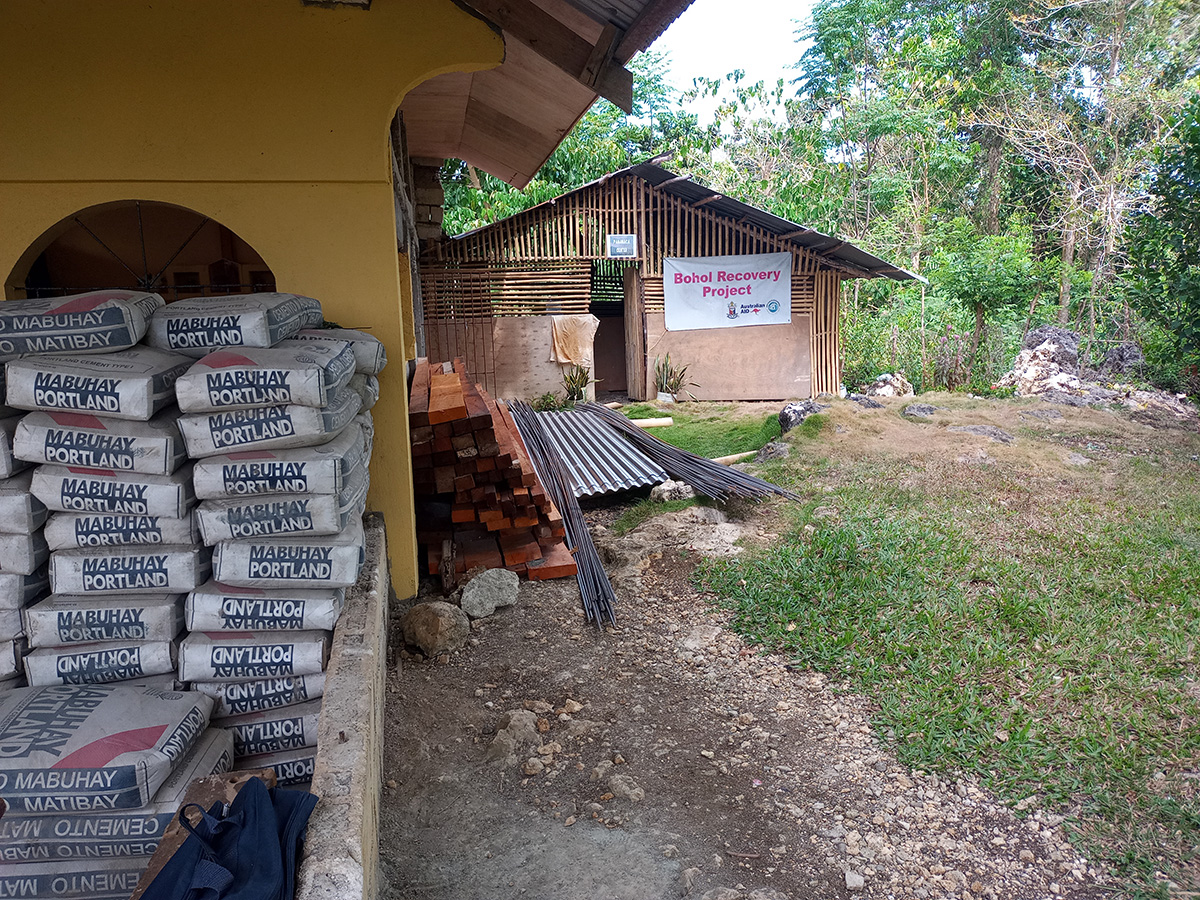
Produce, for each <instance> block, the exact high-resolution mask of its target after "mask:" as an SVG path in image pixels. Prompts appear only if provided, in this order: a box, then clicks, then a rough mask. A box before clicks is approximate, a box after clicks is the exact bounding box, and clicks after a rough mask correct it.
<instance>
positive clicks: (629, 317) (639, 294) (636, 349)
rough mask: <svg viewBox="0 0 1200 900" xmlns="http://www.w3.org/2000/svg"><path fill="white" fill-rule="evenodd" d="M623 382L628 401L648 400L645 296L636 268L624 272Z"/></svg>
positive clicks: (640, 273)
mask: <svg viewBox="0 0 1200 900" xmlns="http://www.w3.org/2000/svg"><path fill="white" fill-rule="evenodd" d="M623 277H624V279H625V383H626V390H627V391H628V392H629V399H630V400H646V399H648V398H649V396H650V395H649V393H647V387H646V297H645V294H644V293H643V291H642V271H641V268H640V267H639V266H629V267H628V268H626V269H625V270H624V273H623Z"/></svg>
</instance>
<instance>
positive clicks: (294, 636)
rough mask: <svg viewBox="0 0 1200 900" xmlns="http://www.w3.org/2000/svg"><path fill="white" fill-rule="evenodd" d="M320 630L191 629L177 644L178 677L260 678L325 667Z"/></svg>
mask: <svg viewBox="0 0 1200 900" xmlns="http://www.w3.org/2000/svg"><path fill="white" fill-rule="evenodd" d="M328 659H329V640H328V637H327V635H326V634H325V632H323V631H297V632H294V633H290V634H284V633H276V632H270V631H267V632H262V633H259V634H250V633H248V632H244V631H231V632H218V631H193V632H192V633H191V634H189V635H188V636H187V637H186V638H184V639H183V643H181V644H180V645H179V679H180V680H181V681H262V680H263V679H265V678H282V677H284V676H287V675H315V674H317V673H318V672H323V671H325V663H326V661H327V660H328Z"/></svg>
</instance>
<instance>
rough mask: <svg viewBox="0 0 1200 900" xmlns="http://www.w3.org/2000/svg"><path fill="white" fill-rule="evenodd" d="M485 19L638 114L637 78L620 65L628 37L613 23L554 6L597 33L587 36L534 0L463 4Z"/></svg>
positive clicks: (465, 0) (561, 4)
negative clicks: (617, 55)
mask: <svg viewBox="0 0 1200 900" xmlns="http://www.w3.org/2000/svg"><path fill="white" fill-rule="evenodd" d="M461 2H463V3H465V4H467V5H468V6H470V7H471V8H472V9H474V10H475V11H476V12H477V13H479V14H480V15H481V16H483V18H484V19H486V20H487V21H489V22H491V23H493V24H494V25H497V26H499V28H500V30H501V31H502V33H503V34H504V36H505V38H506V39H508V38H512V39H513V40H515V41H519V42H520V43H522V44H524V45H525V46H526V47H529V48H530V49H531V50H533V51H534V52H535V53H537V54H538V55H539V56H541V57H542V58H544V59H546V60H547V61H548V62H550V63H552V64H553V65H554V66H555V67H556V68H557V69H558V70H559V71H561V72H563V73H564V74H566V75H567V76H569V77H571V78H573V79H575V80H576V81H578V82H579V83H580V84H582V85H583V86H584V87H586V88H589V89H591V90H592V91H594V92H595V93H597V94H599V95H600V96H601V97H604V98H606V99H608V100H611V101H612V102H613V103H615V104H616V105H617V106H618V107H620V108H621V109H622V110H624V111H625V112H627V113H629V112H633V73H632V72H630V71H629V70H628V69H626V68H625V67H624V66H623V65H621V64H620V63H618V62H616V61H615V59H614V54H615V53H616V51H617V48H618V45H619V41H621V40H622V39H623V38H624V32H622V31H620V30H619V29H618V28H617V27H616V26H615V25H614V24H613V23H612V22H604V21H598V20H595V19H592V18H590V17H588V16H581V14H580V12H579V10H578V8H577V7H570V6H569V5H568V4H566V3H564V2H562V0H558V2H557V3H556V4H554V5H557V6H559V7H560V8H562V9H563V10H570V11H571V12H572V13H573V15H574V18H575V20H576V22H578V20H579V19H581V18H583V19H585V23H584V28H585V29H586V30H588V31H592V30H593V27H594V30H596V31H597V33H596V34H595V35H594V36H585V35H584V34H581V33H580V31H579V30H578V29H579V26H578V24H577V25H576V26H575V27H572V26H571V25H568V24H566V23H565V22H564V21H562V20H561V19H560V18H559V17H558V16H555V15H553V14H552V13H551V12H548V11H547V10H545V9H543V8H542V6H539V5H538V4H537V3H535V2H533V0H461ZM560 15H561V13H560Z"/></svg>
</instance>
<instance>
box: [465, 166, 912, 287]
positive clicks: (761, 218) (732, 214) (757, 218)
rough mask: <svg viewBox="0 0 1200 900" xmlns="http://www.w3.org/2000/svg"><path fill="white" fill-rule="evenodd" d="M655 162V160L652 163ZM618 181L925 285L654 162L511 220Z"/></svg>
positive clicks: (846, 263) (857, 268) (860, 269)
mask: <svg viewBox="0 0 1200 900" xmlns="http://www.w3.org/2000/svg"><path fill="white" fill-rule="evenodd" d="M658 158H659V157H655V159H658ZM622 176H633V177H634V178H640V179H642V180H643V181H645V182H648V183H649V184H651V185H653V186H654V187H656V188H658V189H659V190H660V191H663V192H664V193H667V194H671V195H672V196H675V197H678V198H679V199H681V200H683V201H685V202H687V203H692V204H696V203H700V202H703V204H704V207H703V208H704V209H706V210H708V211H710V212H713V213H716V214H717V215H720V216H724V217H725V218H728V219H733V220H735V221H737V222H739V223H743V224H747V225H755V226H757V227H759V228H762V229H764V230H765V231H769V232H770V233H771V234H776V235H779V236H780V237H783V238H786V239H787V240H789V241H790V242H791V243H793V244H795V245H796V246H798V247H803V248H805V249H806V250H811V251H812V252H813V253H815V254H816V255H817V256H819V257H823V258H825V259H828V260H830V261H831V265H832V264H833V261H836V262H837V263H840V264H841V267H844V268H847V269H849V270H851V271H852V272H853V273H855V274H860V275H861V276H862V277H866V278H891V279H892V280H894V281H925V279H924V278H923V277H922V276H920V275H917V274H916V273H914V272H910V271H908V270H907V269H902V268H900V267H899V266H894V265H892V264H891V263H889V262H886V261H884V260H882V259H880V258H879V257H878V256H874V255H873V254H870V253H868V252H867V251H866V250H863V249H862V248H861V247H856V246H855V245H854V244H852V243H850V242H849V241H846V240H843V239H842V238H839V237H833V236H831V235H828V234H822V233H821V232H819V231H817V230H815V229H812V228H809V227H808V226H806V225H801V224H799V223H797V222H790V221H788V220H787V219H783V218H780V217H779V216H776V215H773V214H772V213H769V212H767V211H766V210H765V209H759V208H758V207H757V206H751V205H750V204H748V203H743V202H741V201H740V200H734V199H733V198H732V197H727V196H725V195H724V194H722V193H720V192H719V191H714V190H712V189H711V188H706V187H704V185H702V184H698V183H697V182H695V181H692V179H691V176H688V175H676V174H675V173H674V172H671V171H670V170H668V169H664V168H662V166H659V165H656V163H655V161H654V160H651V161H650V162H644V163H638V164H637V165H635V166H627V167H626V168H624V169H618V170H617V171H615V172H610V173H609V174H607V175H604V176H602V177H600V178H597V179H596V180H595V181H592V182H589V183H588V184H585V185H583V186H582V187H578V188H575V190H573V191H567V192H566V193H565V194H561V195H560V196H559V197H556V198H554V199H553V200H547V201H546V202H545V203H539V204H538V205H537V206H534V207H530V209H527V210H525V211H523V212H520V213H517V214H516V215H518V216H521V215H527V214H528V213H530V212H531V211H532V210H535V209H540V208H541V207H543V206H546V205H548V204H555V203H557V202H558V201H559V200H560V199H562V197H570V196H571V195H573V194H578V193H579V192H580V191H586V190H588V189H589V188H592V187H595V186H596V185H599V184H604V182H606V181H608V180H610V179H612V178H620V177H622ZM510 218H512V217H510ZM503 221H504V220H503V219H501V220H500V222H493V223H492V224H490V225H484V226H482V227H481V228H476V229H474V230H473V231H468V232H466V233H465V234H460V235H458V236H456V237H454V238H451V239H450V240H462V239H464V238H467V237H470V236H471V235H474V234H478V233H479V232H481V231H486V230H487V229H489V228H496V227H498V226H499V225H500V224H501V223H502V222H503Z"/></svg>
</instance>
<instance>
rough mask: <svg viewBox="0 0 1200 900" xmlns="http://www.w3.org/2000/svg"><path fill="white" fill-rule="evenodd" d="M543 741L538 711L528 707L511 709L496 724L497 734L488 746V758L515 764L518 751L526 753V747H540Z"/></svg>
mask: <svg viewBox="0 0 1200 900" xmlns="http://www.w3.org/2000/svg"><path fill="white" fill-rule="evenodd" d="M541 743H542V735H541V733H540V732H539V731H538V717H537V713H535V712H533V711H532V710H528V709H510V710H509V711H508V712H506V713H505V714H504V715H503V716H501V717H500V721H499V722H498V723H497V725H496V736H495V737H494V738H493V739H492V743H491V744H490V745H489V746H488V749H487V760H488V761H489V762H499V763H500V764H501V765H504V766H515V765H516V764H517V756H518V751H520V753H521V755H524V751H525V749H526V748H528V747H539V746H541Z"/></svg>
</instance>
